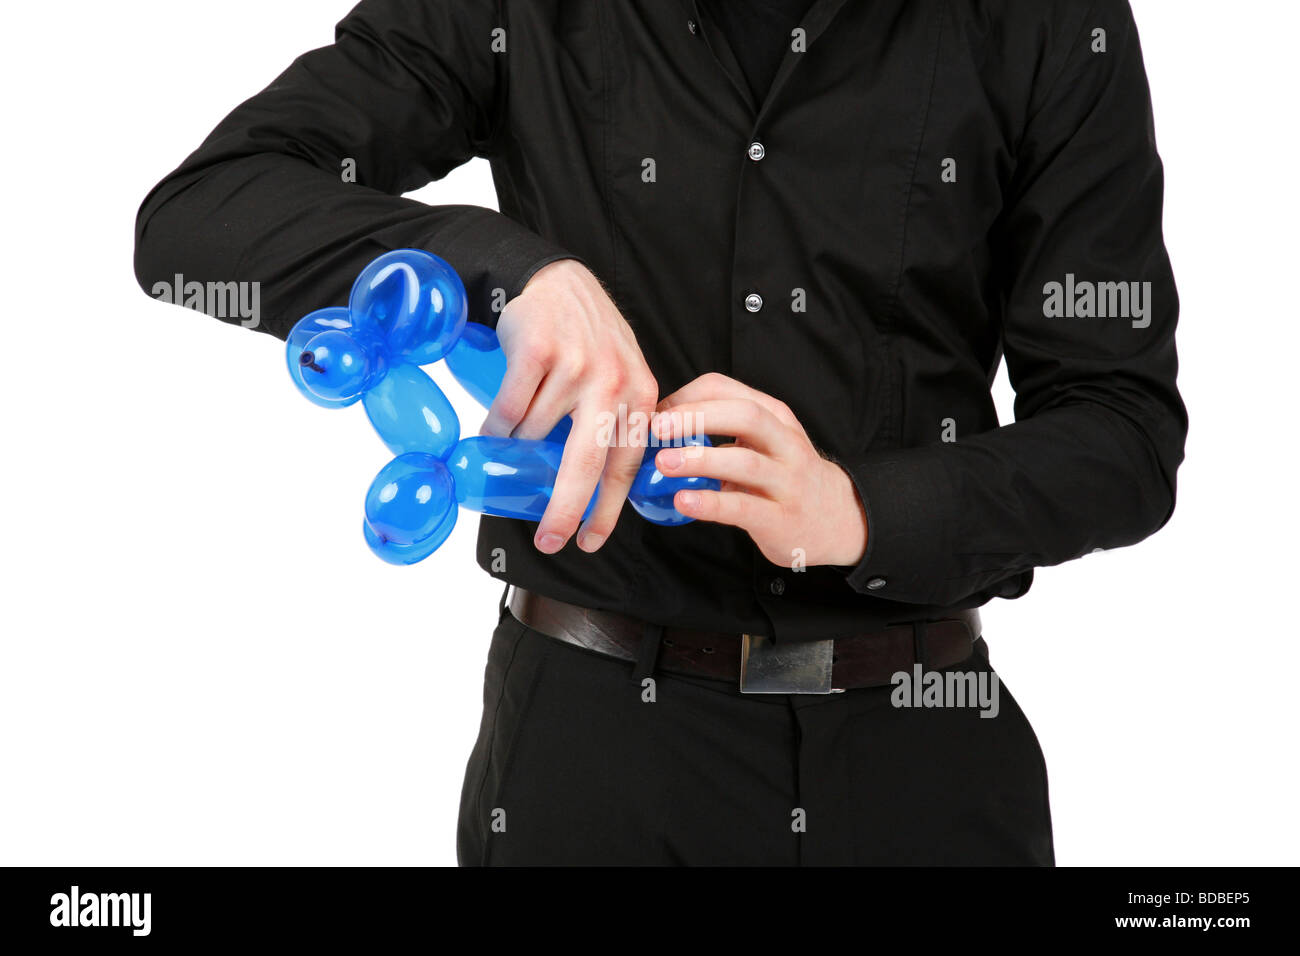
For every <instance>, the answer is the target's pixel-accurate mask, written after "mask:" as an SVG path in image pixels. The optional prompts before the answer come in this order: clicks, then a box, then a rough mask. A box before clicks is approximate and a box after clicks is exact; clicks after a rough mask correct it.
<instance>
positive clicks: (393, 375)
mask: <svg viewBox="0 0 1300 956" xmlns="http://www.w3.org/2000/svg"><path fill="white" fill-rule="evenodd" d="M361 402H362V404H363V405H364V406H365V409H366V415H368V416H369V418H370V424H372V425H374V426H375V431H377V432H379V437H380V438H382V439H383V440H384V444H385V445H387V446H388V448H389V450H390V451H392V452H393V453H394V454H396V455H404V454H406V453H407V452H423V453H424V454H426V455H433V456H434V457H435V458H441V459H446V457H447V455H449V454H450V453H451V449H452V447H453V446H454V445H455V444H456V442H457V440H459V438H460V419H458V418H457V417H456V410H455V409H454V408H452V407H451V402H449V401H448V400H447V396H446V395H444V394H442V389H440V388H439V387H438V386H437V384H436V383H435V382H434V381H433V379H431V378H429V376H428V375H426V374H425V373H424V371H423V370H422V369H420V368H417V367H416V366H414V365H397V366H395V367H394V368H393V369H392V370H391V371H390V372H389V373H388V374H387V375H385V376H384V377H383V379H382V380H381V381H380V382H379V384H377V385H375V387H374V388H372V389H371V390H370V391H368V392H366V393H365V395H364V396H363V397H362V399H361Z"/></svg>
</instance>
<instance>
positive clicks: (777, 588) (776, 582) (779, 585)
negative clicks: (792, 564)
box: [768, 578, 785, 597]
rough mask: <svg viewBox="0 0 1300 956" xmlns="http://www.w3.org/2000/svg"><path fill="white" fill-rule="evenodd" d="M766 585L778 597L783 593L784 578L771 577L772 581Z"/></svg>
mask: <svg viewBox="0 0 1300 956" xmlns="http://www.w3.org/2000/svg"><path fill="white" fill-rule="evenodd" d="M768 587H769V588H770V589H771V591H772V593H773V594H775V595H776V596H777V597H780V596H781V595H782V594H784V593H785V579H784V578H773V579H772V583H771V584H770V585H768Z"/></svg>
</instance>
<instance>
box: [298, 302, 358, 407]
mask: <svg viewBox="0 0 1300 956" xmlns="http://www.w3.org/2000/svg"><path fill="white" fill-rule="evenodd" d="M350 328H352V313H350V312H349V311H348V310H347V309H321V310H319V311H317V312H313V313H311V315H308V316H306V317H305V318H302V319H299V320H298V324H297V325H295V326H294V327H293V330H292V331H291V332H290V333H289V337H288V339H287V340H286V341H285V350H284V354H285V361H286V363H287V364H288V366H289V377H290V378H291V379H292V380H293V384H294V385H296V386H298V391H299V392H301V393H302V394H303V395H305V396H306V397H307V399H308V400H309V401H311V402H314V403H315V404H317V405H320V406H321V407H322V408H342V407H343V406H345V405H351V404H352V403H353V402H355V401H357V400H358V399H359V398H361V396H360V394H357V395H353V396H352V397H351V398H347V399H342V400H331V399H328V398H321V397H320V396H319V395H317V394H316V393H315V392H313V391H312V390H311V389H309V388H308V387H307V383H306V382H304V381H303V377H302V373H303V368H304V366H303V364H302V353H303V352H305V351H307V343H308V342H310V341H311V340H312V339H314V338H315V337H316V336H318V335H320V334H321V333H322V332H329V331H331V330H338V329H350Z"/></svg>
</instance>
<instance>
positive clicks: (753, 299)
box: [745, 292, 763, 312]
mask: <svg viewBox="0 0 1300 956" xmlns="http://www.w3.org/2000/svg"><path fill="white" fill-rule="evenodd" d="M762 307H763V297H762V296H761V295H759V294H758V293H757V292H751V293H750V294H749V295H747V296H745V308H746V309H748V310H749V311H750V312H757V311H758V310H759V309H761V308H762Z"/></svg>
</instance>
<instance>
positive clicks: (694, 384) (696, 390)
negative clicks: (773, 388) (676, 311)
mask: <svg viewBox="0 0 1300 956" xmlns="http://www.w3.org/2000/svg"><path fill="white" fill-rule="evenodd" d="M729 398H734V399H749V400H750V401H751V402H756V403H757V404H758V405H760V406H762V407H763V408H765V409H767V410H768V411H769V412H770V413H771V414H772V415H773V416H775V417H776V418H777V420H778V421H781V422H783V423H784V424H786V425H788V426H790V427H791V428H794V427H797V426H798V425H799V420H798V419H797V418H796V417H795V414H794V412H792V411H791V410H790V406H789V405H787V404H786V403H785V402H783V401H781V400H780V399H779V398H774V397H773V396H771V395H769V394H767V393H766V392H760V391H759V390H758V389H756V388H750V387H749V386H748V385H746V384H745V383H744V382H738V381H736V380H735V379H734V378H730V377H729V376H726V375H723V374H722V373H721V372H708V373H706V374H704V375H701V376H699V377H698V378H695V379H692V380H691V381H689V382H687V383H686V384H685V385H683V386H682V387H681V388H679V389H678V390H677V391H675V392H673V393H672V394H671V395H669V396H668V397H667V398H665V399H663V400H662V401H661V402H660V403H659V405H658V406H657V410H658V411H667V410H668V409H670V408H676V407H677V406H679V405H686V404H688V403H693V402H708V401H715V400H718V399H729Z"/></svg>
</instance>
